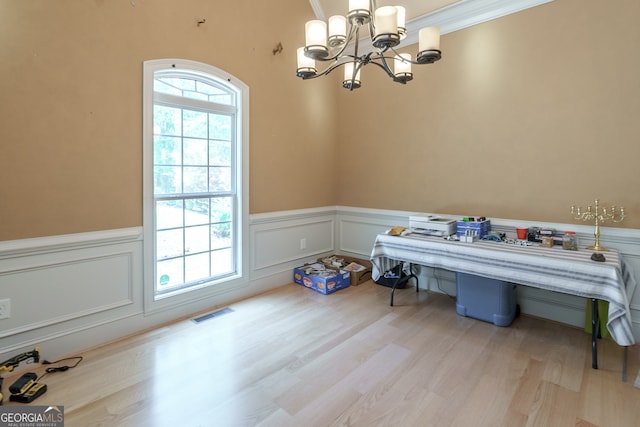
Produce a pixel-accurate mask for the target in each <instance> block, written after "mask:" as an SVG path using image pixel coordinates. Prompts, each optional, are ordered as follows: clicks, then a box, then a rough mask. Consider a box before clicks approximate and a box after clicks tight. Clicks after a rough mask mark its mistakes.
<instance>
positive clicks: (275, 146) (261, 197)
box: [0, 0, 337, 240]
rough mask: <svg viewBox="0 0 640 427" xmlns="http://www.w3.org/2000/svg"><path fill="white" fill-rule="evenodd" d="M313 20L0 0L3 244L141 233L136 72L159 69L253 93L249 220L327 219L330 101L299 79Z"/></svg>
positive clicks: (196, 6) (244, 11) (258, 10)
mask: <svg viewBox="0 0 640 427" xmlns="http://www.w3.org/2000/svg"><path fill="white" fill-rule="evenodd" d="M282 10H287V13H286V14H285V15H286V16H283V15H282V14H281V11H282ZM201 18H204V19H206V22H205V23H204V24H203V25H200V26H198V25H197V20H199V19H201ZM311 18H313V11H312V10H311V7H310V5H309V3H308V2H304V1H302V2H301V1H298V0H280V1H279V2H278V7H274V5H273V3H272V2H260V1H253V0H228V1H210V0H181V1H169V0H158V1H155V0H154V1H149V0H146V1H145V0H134V1H131V0H57V1H51V0H30V1H20V0H0V96H1V98H0V99H1V101H0V144H1V145H0V240H10V239H17V238H27V237H36V236H47V235H57V234H66V233H75V232H84V231H95V230H102V229H113V228H120V227H131V226H139V225H141V224H142V103H141V98H142V63H143V61H145V60H148V59H157V58H184V59H191V60H195V61H201V62H205V63H208V64H211V65H214V66H216V67H218V68H221V69H224V70H225V71H227V72H229V73H231V74H233V75H235V76H236V77H238V78H239V79H241V80H242V81H244V82H245V83H246V84H248V85H249V86H250V91H251V112H250V118H251V128H250V136H251V154H250V162H251V168H250V180H251V201H250V205H251V210H252V212H263V211H268V210H275V209H294V208H302V207H312V206H325V205H332V204H333V203H334V202H335V190H334V187H335V173H334V164H333V158H334V151H335V144H336V135H335V130H336V129H335V125H334V123H335V117H334V116H333V114H334V110H333V109H332V108H325V106H326V105H334V104H335V100H334V97H335V95H336V93H337V92H336V91H334V90H332V85H330V82H321V81H318V84H316V85H313V86H309V85H305V84H304V83H305V82H302V81H301V80H299V79H298V78H296V77H295V49H296V47H297V46H298V45H300V44H302V43H303V42H304V22H305V21H306V20H308V19H311ZM278 42H281V43H282V44H283V46H284V52H283V53H282V54H279V55H275V56H274V55H273V53H272V51H273V49H274V48H275V46H276V45H277V44H278ZM310 159H314V160H315V162H316V163H317V164H320V165H322V166H321V168H320V169H315V168H310V167H309V160H310ZM311 189H313V190H312V191H311Z"/></svg>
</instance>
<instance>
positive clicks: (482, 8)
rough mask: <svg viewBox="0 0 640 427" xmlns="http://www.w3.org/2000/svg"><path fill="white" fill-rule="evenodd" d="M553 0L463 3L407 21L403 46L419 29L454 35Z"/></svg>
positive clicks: (314, 3) (315, 1)
mask: <svg viewBox="0 0 640 427" xmlns="http://www.w3.org/2000/svg"><path fill="white" fill-rule="evenodd" d="M345 1H346V0H345ZM552 1H554V0H508V1H507V0H461V1H459V2H458V3H455V4H452V5H451V6H448V7H445V8H442V9H440V10H437V11H435V12H432V13H429V14H427V15H424V16H421V17H419V18H415V19H412V20H411V21H409V22H407V33H408V35H407V38H406V39H405V40H403V42H402V45H403V46H408V45H411V44H414V43H418V31H419V30H420V28H424V27H429V26H435V27H440V34H447V33H452V32H454V31H458V30H462V29H463V28H467V27H471V26H473V25H477V24H482V23H483V22H487V21H491V20H493V19H497V18H501V17H503V16H507V15H510V14H512V13H516V12H520V11H522V10H525V9H530V8H532V7H536V6H540V5H542V4H545V3H550V2H552ZM309 2H310V3H311V7H312V9H313V12H314V13H315V15H316V17H317V19H322V20H326V17H325V14H324V10H323V8H322V5H321V1H320V0H309ZM363 41H364V40H363ZM362 47H365V48H369V49H371V48H372V46H371V43H370V42H369V43H368V45H367V42H366V41H364V46H362Z"/></svg>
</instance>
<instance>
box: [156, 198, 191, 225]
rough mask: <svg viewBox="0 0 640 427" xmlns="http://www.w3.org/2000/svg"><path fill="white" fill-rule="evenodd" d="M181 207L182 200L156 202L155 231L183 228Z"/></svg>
mask: <svg viewBox="0 0 640 427" xmlns="http://www.w3.org/2000/svg"><path fill="white" fill-rule="evenodd" d="M182 206H183V202H182V200H165V201H159V202H156V229H157V230H163V229H166V228H177V227H182V226H184V221H183V210H182Z"/></svg>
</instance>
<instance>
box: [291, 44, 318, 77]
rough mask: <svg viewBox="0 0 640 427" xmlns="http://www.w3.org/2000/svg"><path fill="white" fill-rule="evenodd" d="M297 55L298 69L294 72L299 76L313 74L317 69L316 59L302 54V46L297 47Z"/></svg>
mask: <svg viewBox="0 0 640 427" xmlns="http://www.w3.org/2000/svg"><path fill="white" fill-rule="evenodd" d="M297 57H298V70H297V73H296V74H297V75H298V76H299V77H303V76H313V75H315V74H316V73H317V72H318V70H317V69H316V61H315V60H314V59H312V58H309V57H308V56H307V55H305V54H304V48H303V47H299V48H298V50H297Z"/></svg>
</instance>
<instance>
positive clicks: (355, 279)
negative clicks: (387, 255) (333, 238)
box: [318, 255, 373, 286]
mask: <svg viewBox="0 0 640 427" xmlns="http://www.w3.org/2000/svg"><path fill="white" fill-rule="evenodd" d="M333 261H337V263H334V262H333ZM318 262H322V263H324V264H325V265H327V266H329V267H332V268H340V269H342V270H346V271H349V272H350V273H351V280H350V281H351V286H358V285H359V284H361V283H364V282H366V281H367V280H371V269H372V267H373V265H372V264H371V261H369V260H365V259H360V258H352V257H348V256H344V255H329V256H326V257H322V258H318ZM356 264H357V266H360V267H364V268H358V267H356Z"/></svg>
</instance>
